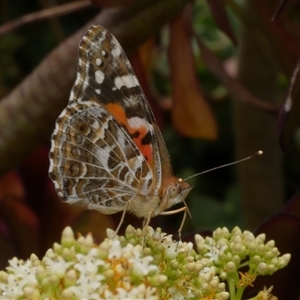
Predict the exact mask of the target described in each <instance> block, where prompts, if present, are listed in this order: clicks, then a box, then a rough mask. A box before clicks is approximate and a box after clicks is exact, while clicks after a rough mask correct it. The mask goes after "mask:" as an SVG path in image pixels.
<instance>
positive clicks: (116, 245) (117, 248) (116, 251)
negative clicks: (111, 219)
mask: <svg viewBox="0 0 300 300" xmlns="http://www.w3.org/2000/svg"><path fill="white" fill-rule="evenodd" d="M121 255H122V248H121V244H120V241H118V240H115V241H111V247H110V249H109V254H108V258H109V259H112V258H120V257H121Z"/></svg>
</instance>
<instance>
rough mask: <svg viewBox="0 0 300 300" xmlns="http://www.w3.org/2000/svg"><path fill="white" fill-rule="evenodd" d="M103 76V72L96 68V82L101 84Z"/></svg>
mask: <svg viewBox="0 0 300 300" xmlns="http://www.w3.org/2000/svg"><path fill="white" fill-rule="evenodd" d="M104 78H105V76H104V74H103V72H101V71H100V70H97V71H96V72H95V80H96V82H97V83H99V84H101V83H102V82H103V80H104Z"/></svg>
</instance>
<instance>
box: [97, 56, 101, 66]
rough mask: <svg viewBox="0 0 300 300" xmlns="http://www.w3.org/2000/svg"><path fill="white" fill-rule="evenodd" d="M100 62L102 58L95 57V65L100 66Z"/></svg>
mask: <svg viewBox="0 0 300 300" xmlns="http://www.w3.org/2000/svg"><path fill="white" fill-rule="evenodd" d="M101 64H102V59H101V58H97V59H96V65H97V66H101Z"/></svg>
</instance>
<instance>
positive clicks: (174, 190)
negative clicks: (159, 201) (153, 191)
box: [167, 184, 179, 198]
mask: <svg viewBox="0 0 300 300" xmlns="http://www.w3.org/2000/svg"><path fill="white" fill-rule="evenodd" d="M178 192H179V191H178V186H177V185H176V184H171V185H170V186H169V187H168V190H167V193H168V197H169V198H176V197H177V195H178Z"/></svg>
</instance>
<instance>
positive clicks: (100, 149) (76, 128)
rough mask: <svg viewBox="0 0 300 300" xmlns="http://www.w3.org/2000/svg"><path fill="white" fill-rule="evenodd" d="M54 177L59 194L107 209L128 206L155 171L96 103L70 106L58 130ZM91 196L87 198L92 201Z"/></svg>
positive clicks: (145, 188) (143, 190)
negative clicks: (129, 201)
mask: <svg viewBox="0 0 300 300" xmlns="http://www.w3.org/2000/svg"><path fill="white" fill-rule="evenodd" d="M53 140H54V141H55V142H53V143H52V148H51V151H50V159H51V160H52V164H51V167H52V169H51V168H50V171H49V173H50V177H51V179H52V180H53V181H54V183H55V187H56V190H57V192H58V194H59V196H60V197H61V198H62V199H63V200H65V201H67V202H70V203H73V202H74V203H75V202H79V203H81V204H83V205H85V206H88V207H89V208H94V209H98V210H100V211H104V212H105V213H115V212H117V211H120V210H123V209H124V207H125V205H126V202H127V201H128V200H130V199H132V201H134V198H135V197H136V194H137V190H139V193H140V194H141V195H143V194H144V196H145V195H146V194H147V193H149V190H150V189H151V184H152V176H153V175H152V172H151V170H149V166H148V164H147V162H146V160H145V158H144V157H143V155H142V154H141V153H140V151H139V149H138V148H137V147H136V146H135V144H134V143H133V142H132V140H130V139H129V138H128V135H127V133H126V131H125V130H124V129H123V127H122V126H120V125H119V124H118V123H117V122H116V121H115V120H114V119H113V117H112V116H111V115H110V114H108V113H107V111H106V110H105V109H103V108H102V107H101V106H99V105H98V104H97V103H95V102H93V101H89V102H83V103H80V104H77V103H73V104H71V105H69V106H68V107H67V108H66V109H65V110H64V111H63V112H62V114H61V116H60V117H59V118H58V120H57V125H56V129H55V131H54V133H53ZM87 200H88V201H87Z"/></svg>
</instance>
